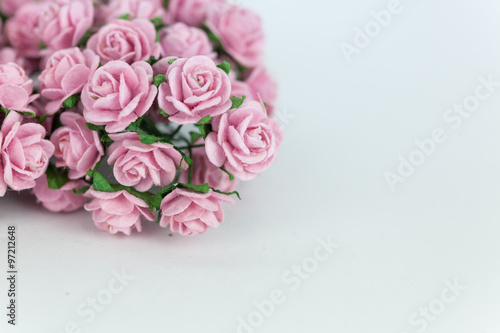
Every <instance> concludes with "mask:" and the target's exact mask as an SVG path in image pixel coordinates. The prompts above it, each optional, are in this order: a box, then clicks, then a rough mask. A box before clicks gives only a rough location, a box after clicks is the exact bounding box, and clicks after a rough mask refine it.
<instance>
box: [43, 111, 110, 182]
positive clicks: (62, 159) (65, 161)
mask: <svg viewBox="0 0 500 333" xmlns="http://www.w3.org/2000/svg"><path fill="white" fill-rule="evenodd" d="M60 121H61V124H62V125H63V126H62V127H59V128H58V129H57V130H55V131H54V133H52V136H51V138H50V140H51V142H52V143H53V144H54V146H55V154H54V155H55V157H56V158H57V162H56V166H57V167H67V168H69V178H70V179H78V178H82V177H84V176H85V174H86V173H87V171H89V170H90V169H93V168H94V166H95V165H96V163H97V162H99V160H100V159H101V157H102V156H104V148H103V146H102V144H101V141H100V138H99V134H98V133H97V132H94V131H91V130H89V129H88V128H87V127H86V126H85V119H84V118H83V117H82V116H81V115H80V114H78V113H75V112H64V113H63V114H61V118H60Z"/></svg>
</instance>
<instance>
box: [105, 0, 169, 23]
mask: <svg viewBox="0 0 500 333" xmlns="http://www.w3.org/2000/svg"><path fill="white" fill-rule="evenodd" d="M165 14H166V12H165V9H164V8H163V4H162V0H111V1H110V2H109V4H108V5H103V6H102V8H101V9H100V11H99V18H100V20H99V21H101V22H104V23H109V22H110V21H112V20H114V19H117V18H119V17H122V16H123V15H129V19H136V18H142V19H147V20H151V19H153V18H156V17H160V18H164V17H165Z"/></svg>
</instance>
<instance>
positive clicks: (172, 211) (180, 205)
mask: <svg viewBox="0 0 500 333" xmlns="http://www.w3.org/2000/svg"><path fill="white" fill-rule="evenodd" d="M222 202H230V203H232V202H234V200H233V199H232V198H231V197H229V196H227V195H224V194H220V193H216V192H214V191H213V190H210V191H209V192H208V193H206V194H204V193H198V192H193V191H190V190H186V189H181V188H177V189H175V190H174V191H173V192H171V193H169V194H167V196H165V198H163V200H162V202H161V220H160V226H161V227H163V228H166V227H167V226H168V225H170V230H172V232H175V233H179V234H181V235H184V236H194V235H198V234H202V233H204V232H205V231H207V230H208V228H217V227H218V226H219V224H220V223H221V222H222V221H223V219H224V211H223V210H222V207H221V203H222Z"/></svg>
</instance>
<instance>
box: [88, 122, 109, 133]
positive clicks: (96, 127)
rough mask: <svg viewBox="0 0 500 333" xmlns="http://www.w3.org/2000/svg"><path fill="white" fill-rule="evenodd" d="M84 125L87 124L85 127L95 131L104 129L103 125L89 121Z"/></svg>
mask: <svg viewBox="0 0 500 333" xmlns="http://www.w3.org/2000/svg"><path fill="white" fill-rule="evenodd" d="M85 126H87V128H88V129H89V130H91V131H96V132H99V131H104V128H105V127H104V125H94V124H91V123H86V124H85Z"/></svg>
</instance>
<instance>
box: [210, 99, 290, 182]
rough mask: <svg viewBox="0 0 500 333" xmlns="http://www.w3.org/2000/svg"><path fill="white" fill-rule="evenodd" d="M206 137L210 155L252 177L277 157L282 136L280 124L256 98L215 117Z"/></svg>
mask: <svg viewBox="0 0 500 333" xmlns="http://www.w3.org/2000/svg"><path fill="white" fill-rule="evenodd" d="M212 128H213V132H211V133H210V134H208V136H207V139H206V146H205V148H206V152H207V156H208V159H209V160H210V162H212V163H213V164H214V165H215V166H217V167H224V168H225V169H226V170H227V171H229V172H230V173H231V174H233V175H234V176H235V177H237V178H238V179H240V180H251V179H253V178H255V177H256V176H257V175H258V174H259V173H261V172H263V171H265V170H266V169H267V168H268V167H269V166H270V165H271V163H272V162H273V160H274V159H275V157H276V155H277V152H278V147H279V145H280V144H281V141H282V139H283V131H282V129H281V127H280V126H279V125H278V123H276V122H275V121H274V120H273V119H271V118H269V117H268V116H267V113H266V110H265V108H264V106H263V105H262V104H261V103H259V102H256V101H245V102H244V103H243V105H242V106H241V107H240V108H238V109H236V110H231V111H229V112H228V113H227V114H224V115H222V116H219V117H217V118H216V119H214V121H213V124H212Z"/></svg>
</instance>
